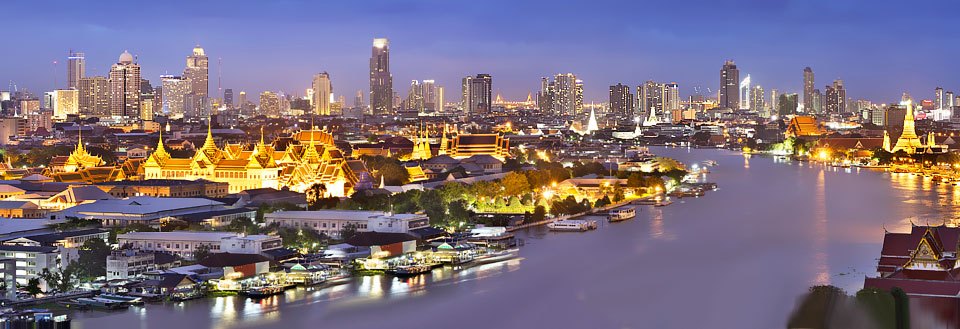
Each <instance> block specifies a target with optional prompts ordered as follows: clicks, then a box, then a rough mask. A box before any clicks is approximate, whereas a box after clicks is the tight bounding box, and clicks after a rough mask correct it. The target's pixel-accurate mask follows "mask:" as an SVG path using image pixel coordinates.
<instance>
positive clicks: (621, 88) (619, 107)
mask: <svg viewBox="0 0 960 329" xmlns="http://www.w3.org/2000/svg"><path fill="white" fill-rule="evenodd" d="M610 113H611V114H615V115H618V116H622V117H626V118H630V117H633V93H632V92H630V86H625V85H623V84H622V83H618V84H617V85H615V86H610Z"/></svg>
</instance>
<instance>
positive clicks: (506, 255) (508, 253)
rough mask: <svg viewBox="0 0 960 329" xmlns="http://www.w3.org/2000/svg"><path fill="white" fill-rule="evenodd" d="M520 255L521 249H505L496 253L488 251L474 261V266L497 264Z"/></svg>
mask: <svg viewBox="0 0 960 329" xmlns="http://www.w3.org/2000/svg"><path fill="white" fill-rule="evenodd" d="M519 255H520V249H516V248H514V249H503V250H496V251H488V252H487V253H485V254H483V255H479V256H477V257H475V258H474V259H473V262H474V264H488V263H496V262H499V261H504V260H507V259H511V258H514V257H517V256H519Z"/></svg>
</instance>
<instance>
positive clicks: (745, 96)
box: [739, 74, 751, 110]
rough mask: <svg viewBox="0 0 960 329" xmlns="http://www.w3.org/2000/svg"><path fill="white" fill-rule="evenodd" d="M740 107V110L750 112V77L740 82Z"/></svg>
mask: <svg viewBox="0 0 960 329" xmlns="http://www.w3.org/2000/svg"><path fill="white" fill-rule="evenodd" d="M739 92H740V105H739V109H744V110H750V109H751V108H750V75H749V74H747V77H746V78H743V80H741V81H740V91H739Z"/></svg>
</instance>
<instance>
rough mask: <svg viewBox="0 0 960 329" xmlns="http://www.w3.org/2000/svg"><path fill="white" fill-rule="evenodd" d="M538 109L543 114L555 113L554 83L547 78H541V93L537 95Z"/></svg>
mask: <svg viewBox="0 0 960 329" xmlns="http://www.w3.org/2000/svg"><path fill="white" fill-rule="evenodd" d="M537 107H538V108H540V112H541V113H547V112H551V111H553V83H551V82H550V80H549V79H547V78H546V77H542V78H540V92H538V93H537Z"/></svg>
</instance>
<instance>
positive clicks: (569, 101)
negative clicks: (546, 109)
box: [546, 73, 583, 115]
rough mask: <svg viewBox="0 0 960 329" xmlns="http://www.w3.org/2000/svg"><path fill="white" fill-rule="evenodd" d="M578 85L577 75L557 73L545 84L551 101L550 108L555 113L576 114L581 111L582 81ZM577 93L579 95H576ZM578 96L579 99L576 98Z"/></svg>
mask: <svg viewBox="0 0 960 329" xmlns="http://www.w3.org/2000/svg"><path fill="white" fill-rule="evenodd" d="M579 85H580V87H578V80H577V76H576V75H573V74H572V73H566V74H557V75H555V76H554V77H553V82H550V83H549V84H548V86H547V88H546V89H547V92H548V93H549V94H550V95H549V96H548V97H547V98H548V99H549V100H550V101H551V105H550V108H551V110H552V111H553V113H554V114H555V115H576V114H578V113H580V112H582V111H583V100H582V91H581V92H579V93H578V91H577V90H578V89H580V90H582V88H583V87H582V82H580V83H579ZM578 94H579V95H581V96H580V97H578ZM578 98H579V100H578Z"/></svg>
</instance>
